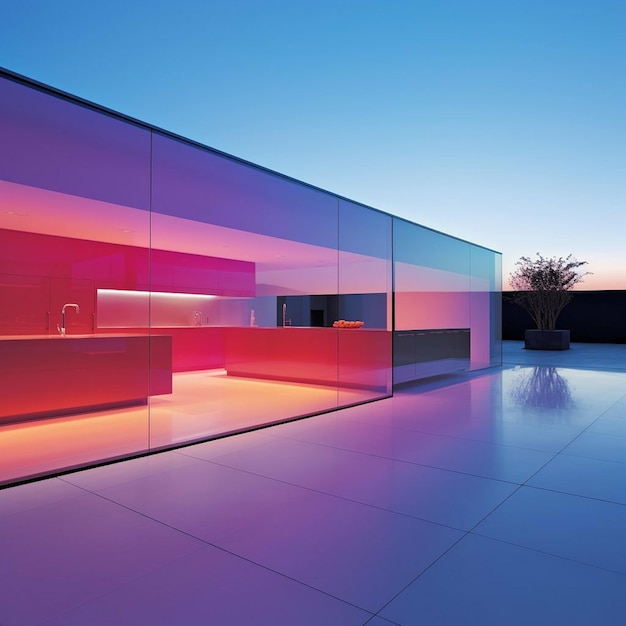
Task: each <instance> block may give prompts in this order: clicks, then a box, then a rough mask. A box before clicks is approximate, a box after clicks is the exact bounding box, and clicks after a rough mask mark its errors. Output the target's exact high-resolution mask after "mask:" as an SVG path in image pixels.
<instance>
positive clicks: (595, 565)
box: [467, 530, 626, 579]
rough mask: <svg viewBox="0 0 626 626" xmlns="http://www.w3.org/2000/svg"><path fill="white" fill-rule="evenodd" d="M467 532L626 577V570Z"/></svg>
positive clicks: (470, 532)
mask: <svg viewBox="0 0 626 626" xmlns="http://www.w3.org/2000/svg"><path fill="white" fill-rule="evenodd" d="M467 534H468V535H472V536H475V537H481V538H483V539H489V540H490V541H497V542H499V543H504V544H506V545H509V546H515V547H516V548H521V549H522V550H530V551H531V552H536V553H538V554H543V555H544V556H549V557H553V558H555V559H560V560H562V561H567V562H569V563H576V564H577V565H583V566H585V567H591V568H593V569H596V570H600V571H601V572H610V573H611V574H617V575H618V576H622V577H624V578H625V579H626V572H620V571H619V570H615V569H611V568H610V567H602V566H601V565H597V564H596V563H589V562H587V561H581V560H580V559H574V558H572V557H569V556H563V555H562V554H555V553H554V552H548V551H547V550H541V549H539V548H534V547H532V546H529V545H525V544H522V543H517V542H515V541H507V540H506V539H501V538H499V537H492V536H490V535H485V534H483V533H479V532H476V531H473V530H472V531H469V532H468V533H467Z"/></svg>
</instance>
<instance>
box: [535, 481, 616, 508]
mask: <svg viewBox="0 0 626 626" xmlns="http://www.w3.org/2000/svg"><path fill="white" fill-rule="evenodd" d="M523 486H524V487H526V488H527V489H537V490H539V491H548V492H550V493H558V494H560V495H563V496H572V497H574V498H581V499H583V500H591V501H592V502H604V503H605V504H615V505H617V506H623V507H626V502H618V501H616V500H607V499H605V498H594V497H593V496H586V495H584V494H581V493H572V492H571V491H561V490H560V489H553V488H552V489H551V488H550V487H542V486H540V485H528V484H525V485H523Z"/></svg>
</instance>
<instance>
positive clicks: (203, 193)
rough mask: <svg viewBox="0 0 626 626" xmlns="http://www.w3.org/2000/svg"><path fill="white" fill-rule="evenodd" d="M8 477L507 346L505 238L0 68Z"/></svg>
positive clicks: (139, 447)
mask: <svg viewBox="0 0 626 626" xmlns="http://www.w3.org/2000/svg"><path fill="white" fill-rule="evenodd" d="M0 134H1V136H2V138H3V149H2V151H0V369H1V371H0V385H2V389H1V392H2V397H3V403H2V407H1V408H0V448H1V449H2V450H3V454H2V455H1V456H0V485H2V484H10V483H13V482H17V481H20V480H26V479H30V478H33V477H37V476H41V475H47V474H51V473H56V472H60V471H66V470H69V469H72V468H76V467H83V466H88V465H93V464H97V463H102V462H106V461H109V460H115V459H120V458H127V457H129V456H133V455H137V454H143V453H148V452H151V451H156V450H161V449H166V448H170V447H174V446H177V445H181V444H184V443H190V442H194V441H201V440H207V439H211V438H214V437H218V436H223V435H226V434H232V433H237V432H240V431H244V430H247V429H250V428H256V427H259V426H263V425H269V424H273V423H277V422H281V421H285V420H289V419H294V418H299V417H303V416H308V415H313V414H316V413H320V412H324V411H330V410H334V409H337V408H340V407H345V406H350V405H355V404H359V403H362V402H366V401H371V400H376V399H379V398H384V397H388V396H390V395H391V394H392V390H393V384H396V383H402V382H406V381H409V380H414V379H417V378H420V377H424V376H429V375H432V374H433V373H442V372H447V371H458V370H459V369H470V368H480V367H488V366H490V365H494V364H499V363H500V360H501V359H500V343H499V342H500V318H499V299H498V295H499V292H500V265H499V263H500V256H499V255H498V254H497V253H494V252H492V251H490V250H486V249H484V248H479V247H477V246H473V245H471V244H469V243H466V242H462V241H459V240H457V239H454V238H451V237H447V236H446V235H443V234H441V233H436V232H433V231H430V230H428V229H425V228H422V227H420V226H417V225H415V224H411V223H409V222H405V221H403V220H400V219H397V218H393V217H392V216H390V215H387V214H384V213H381V212H379V211H376V210H374V209H371V208H368V207H365V206H363V205H360V204H356V203H353V202H350V201H349V200H346V199H344V198H340V197H338V196H336V195H333V194H331V193H328V192H325V191H323V190H320V189H316V188H314V187H311V186H309V185H306V184H304V183H299V182H298V181H294V180H292V179H289V178H287V177H284V176H281V175H278V174H276V173H274V172H270V171H267V170H264V169H262V168H259V167H256V166H253V165H251V164H249V163H245V162H242V161H240V160H237V159H235V158H232V157H229V156H227V155H223V154H220V153H217V152H215V151H212V150H210V149H209V148H205V147H203V146H198V145H196V144H193V143H191V142H187V141H184V140H182V139H180V138H177V137H173V136H170V135H168V134H167V133H165V132H163V131H160V130H158V129H154V128H151V127H149V126H147V125H144V124H141V123H139V122H135V121H133V120H128V119H126V118H123V117H122V116H117V115H115V114H111V113H109V112H107V111H104V110H101V109H99V108H97V107H95V106H92V105H89V104H86V103H83V102H80V101H78V100H75V99H73V98H70V97H68V96H65V95H63V94H59V93H57V92H55V91H53V90H50V89H48V88H44V87H40V86H38V85H34V84H32V83H30V82H29V81H27V80H25V79H21V78H20V77H16V76H13V75H10V74H8V73H2V75H0Z"/></svg>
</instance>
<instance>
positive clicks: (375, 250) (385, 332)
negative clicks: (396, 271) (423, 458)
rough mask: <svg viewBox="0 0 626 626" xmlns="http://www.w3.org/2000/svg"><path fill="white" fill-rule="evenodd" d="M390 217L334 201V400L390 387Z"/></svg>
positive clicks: (383, 392)
mask: <svg viewBox="0 0 626 626" xmlns="http://www.w3.org/2000/svg"><path fill="white" fill-rule="evenodd" d="M391 272H392V267H391V217H390V216H389V215H385V214H384V213H380V212H379V211H375V210H373V209H369V208H367V207H364V206H361V205H358V204H355V203H352V202H349V201H347V200H340V201H339V298H338V311H337V315H338V320H329V322H330V321H333V322H334V321H337V322H338V326H339V327H338V328H337V329H336V332H337V335H338V339H339V404H340V405H341V406H345V405H347V404H355V403H357V402H362V401H365V400H372V399H375V398H378V397H384V396H387V395H389V394H390V393H391V347H392V345H391V339H392V335H391V282H392V280H391V278H392V277H391Z"/></svg>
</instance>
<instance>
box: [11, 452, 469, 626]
mask: <svg viewBox="0 0 626 626" xmlns="http://www.w3.org/2000/svg"><path fill="white" fill-rule="evenodd" d="M209 462H210V463H213V464H214V465H218V466H219V467H224V468H227V469H231V470H237V471H239V472H243V473H245V474H248V475H250V476H256V477H258V478H263V479H265V480H271V481H273V482H276V483H279V484H281V485H288V486H289V487H295V488H297V489H304V490H305V491H310V492H311V493H316V494H319V495H322V496H327V497H330V498H333V499H335V500H340V501H342V502H349V503H350V504H358V505H359V506H365V507H367V508H369V509H374V510H376V511H382V512H384V513H391V514H393V515H400V516H402V517H406V518H408V519H412V520H416V521H419V522H424V523H426V524H433V525H434V526H439V527H441V528H446V529H448V530H455V531H459V532H466V530H465V529H464V528H458V527H457V526H451V525H449V524H443V523H442V522H434V521H433V520H430V519H426V518H424V517H418V516H416V515H411V514H410V513H404V512H402V511H394V510H393V509H389V508H386V507H383V506H378V505H376V504H372V503H371V502H363V501H361V500H354V499H352V498H348V497H346V496H340V495H337V494H336V493H330V492H328V491H323V490H321V489H314V488H313V487H307V486H306V485H300V484H298V483H293V482H290V481H288V480H282V479H280V478H273V477H272V476H266V475H265V474H259V473H258V472H253V471H250V470H244V469H241V468H238V467H232V466H231V465H225V464H223V463H217V462H215V461H209ZM0 626H1V624H0Z"/></svg>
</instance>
